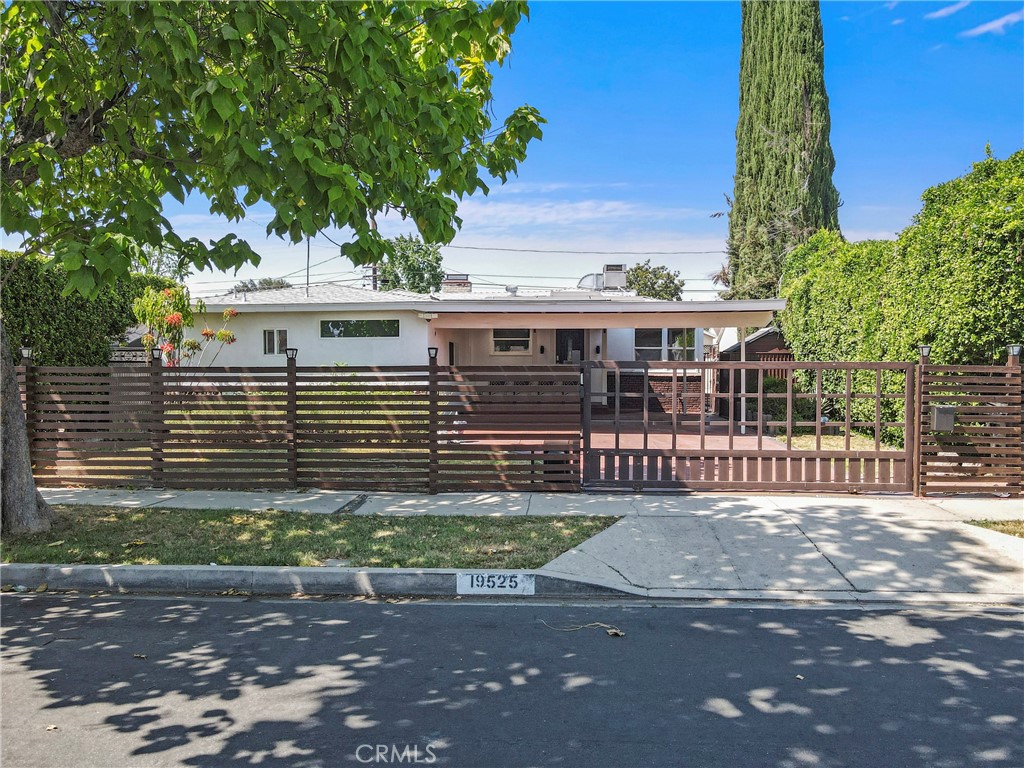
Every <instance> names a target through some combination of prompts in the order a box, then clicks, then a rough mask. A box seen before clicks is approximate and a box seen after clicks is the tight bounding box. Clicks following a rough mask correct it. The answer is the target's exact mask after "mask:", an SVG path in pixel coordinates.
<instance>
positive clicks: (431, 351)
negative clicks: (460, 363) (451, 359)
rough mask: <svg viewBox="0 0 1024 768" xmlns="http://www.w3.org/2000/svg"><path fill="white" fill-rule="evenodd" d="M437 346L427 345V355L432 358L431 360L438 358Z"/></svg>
mask: <svg viewBox="0 0 1024 768" xmlns="http://www.w3.org/2000/svg"><path fill="white" fill-rule="evenodd" d="M437 351H438V349H437V347H427V357H429V358H430V361H431V362H434V361H435V360H437Z"/></svg>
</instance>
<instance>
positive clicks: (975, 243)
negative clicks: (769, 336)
mask: <svg viewBox="0 0 1024 768" xmlns="http://www.w3.org/2000/svg"><path fill="white" fill-rule="evenodd" d="M922 199H923V200H924V206H923V207H922V209H921V211H920V213H918V214H917V216H915V217H914V221H913V223H912V224H911V225H910V226H909V227H907V228H906V229H905V230H903V232H901V233H900V236H899V238H898V239H897V240H896V241H866V242H861V243H847V242H845V241H844V240H842V238H841V237H840V236H839V235H838V234H836V233H834V232H827V231H821V232H819V233H818V234H816V235H814V236H813V237H812V238H811V239H810V240H809V241H808V242H807V243H806V244H804V245H803V246H801V247H799V248H797V249H795V250H794V251H793V252H792V253H791V254H790V255H789V256H788V258H787V261H786V268H785V272H784V275H783V283H782V295H783V296H784V297H785V298H786V299H787V300H788V306H787V308H786V310H785V311H784V312H783V313H782V314H781V316H780V322H781V325H782V329H783V332H784V333H785V336H786V340H787V341H788V342H789V344H790V346H791V347H792V349H793V353H794V354H795V355H796V358H797V359H798V360H904V361H913V360H916V359H917V357H918V349H917V348H918V345H919V344H925V343H927V344H931V345H932V360H933V361H934V362H935V363H937V364H987V363H992V362H999V361H1001V360H1005V359H1006V357H1005V356H1006V351H1005V348H1006V345H1007V344H1009V343H1014V342H1021V341H1024V150H1022V151H1019V152H1016V153H1015V154H1013V155H1012V156H1010V157H1009V158H1007V159H1006V160H997V159H995V158H993V157H988V158H986V159H985V160H982V161H981V162H979V163H975V165H974V168H973V170H972V171H971V172H970V173H968V174H967V175H965V176H963V177H961V178H958V179H954V180H952V181H949V182H946V183H944V184H940V185H938V186H935V187H932V188H931V189H928V190H927V191H926V192H925V193H924V195H923V198H922Z"/></svg>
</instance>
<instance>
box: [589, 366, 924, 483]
mask: <svg viewBox="0 0 1024 768" xmlns="http://www.w3.org/2000/svg"><path fill="white" fill-rule="evenodd" d="M586 367H587V369H588V371H594V372H597V373H598V375H597V376H594V375H591V374H590V373H589V372H588V373H586V374H585V375H584V382H585V394H584V410H583V452H584V468H583V484H584V487H585V488H594V489H598V488H622V489H631V490H646V489H663V490H673V489H674V490H681V489H696V490H747V491H751V490H752V491H769V490H770V491H849V492H877V491H889V492H892V491H897V492H898V491H911V490H912V489H913V477H914V474H913V462H914V459H913V455H912V452H911V446H912V445H913V426H914V417H913V412H914V377H913V371H914V365H913V364H912V363H898V362H889V363H876V362H857V363H840V362H799V363H798V362H786V361H770V362H752V361H747V362H735V361H730V362H642V361H641V362H611V361H603V362H588V363H586ZM780 370H781V371H782V372H783V373H784V375H783V376H780V377H777V378H776V379H775V380H774V381H771V380H770V375H771V374H772V373H775V372H778V371H780ZM627 378H628V379H636V378H639V379H640V380H641V385H640V386H639V387H633V388H631V389H627V388H625V387H623V386H622V384H621V382H622V381H623V380H625V379H627ZM606 380H607V382H608V384H607V386H606V387H605V388H600V389H598V388H595V387H594V384H593V383H594V382H599V383H603V382H605V381H606ZM694 383H696V385H697V386H696V389H695V392H696V394H690V392H692V391H694V389H693V387H692V386H691V385H692V384H694ZM665 391H668V392H670V393H672V396H671V397H670V398H668V399H667V400H666V398H665V397H664V396H663V393H664V392H665ZM702 393H707V399H708V400H710V405H709V406H707V407H706V408H698V411H700V410H703V413H694V409H693V408H691V407H689V404H690V402H693V401H696V403H698V404H700V403H702V402H703V400H704V397H705V396H704V394H702ZM907 435H909V438H910V442H906V441H905V440H904V438H905V436H907Z"/></svg>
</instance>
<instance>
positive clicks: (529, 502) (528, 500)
mask: <svg viewBox="0 0 1024 768" xmlns="http://www.w3.org/2000/svg"><path fill="white" fill-rule="evenodd" d="M532 506H533V494H532V493H528V494H526V511H525V512H523V514H524V515H529V514H530V507H532Z"/></svg>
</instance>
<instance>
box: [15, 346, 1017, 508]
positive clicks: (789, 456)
mask: <svg viewBox="0 0 1024 768" xmlns="http://www.w3.org/2000/svg"><path fill="white" fill-rule="evenodd" d="M1012 362H1013V364H1012V365H1009V366H957V367H950V366H933V365H930V364H927V362H926V361H923V362H922V363H921V364H917V365H914V364H910V363H795V362H784V361H778V362H776V361H771V362H728V363H708V362H699V363H692V362H688V363H642V362H641V363H613V362H604V363H587V364H585V366H584V370H583V376H582V379H581V370H580V369H579V368H577V367H573V366H533V367H512V366H509V367H502V366H491V367H458V368H455V367H453V368H448V367H428V366H418V367H417V366H412V367H358V368H357V367H297V366H296V365H295V364H294V363H293V362H290V364H289V365H287V366H281V367H261V368H203V369H195V370H193V369H187V368H185V369H181V368H163V367H160V366H157V365H154V366H147V365H139V366H114V367H110V368H48V367H36V366H33V367H30V368H27V369H26V368H20V369H19V374H18V375H19V381H20V384H21V386H22V396H23V402H24V405H25V410H26V415H27V421H28V425H29V433H30V434H29V438H30V450H31V453H32V459H33V463H34V467H35V473H36V477H37V479H38V480H39V482H40V483H41V484H42V485H85V486H115V487H116V486H120V487H143V486H154V487H167V488H225V489H249V488H300V487H321V488H345V489H367V490H406V491H430V492H437V491H457V490H553V491H566V490H579V489H580V488H581V485H582V486H584V487H591V488H628V489H647V488H650V489H687V488H692V489H713V490H725V489H737V490H811V491H814V490H822V491H824V490H830V491H861V492H863V491H911V490H912V491H914V492H915V493H917V494H925V495H926V494H935V493H963V492H967V493H970V492H980V493H1001V494H1007V493H1009V494H1019V493H1021V492H1022V489H1024V482H1022V480H1024V478H1022V472H1024V456H1022V448H1021V435H1022V429H1024V424H1022V396H1024V392H1022V376H1021V368H1020V365H1019V361H1018V360H1017V359H1016V358H1015V359H1014V360H1013V361H1012ZM777 369H782V370H784V372H785V374H786V375H785V376H784V377H780V380H778V381H776V382H775V383H774V385H772V386H769V384H771V383H772V382H771V379H770V373H771V372H773V371H776V370H777ZM744 372H745V373H744ZM624 376H634V377H637V376H638V377H639V380H640V386H639V387H632V388H631V387H628V386H624V385H623V380H624V379H623V377H624ZM581 381H582V382H583V383H584V386H583V387H582V389H583V397H582V398H581ZM744 381H745V384H744V383H743V382H744ZM600 382H603V384H601V385H600V386H598V384H599V383H600ZM716 383H720V384H721V386H716ZM773 387H774V388H773ZM634 390H635V391H634ZM581 403H582V407H581ZM933 406H946V407H947V408H951V409H952V414H951V415H952V419H953V420H952V423H951V424H942V423H941V421H935V419H936V418H939V416H941V415H942V414H936V415H934V416H933ZM701 411H703V412H701ZM944 415H945V416H946V417H947V418H948V417H949V416H950V414H949V413H948V412H947V413H946V414H944ZM581 437H582V438H583V439H582V441H581Z"/></svg>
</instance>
